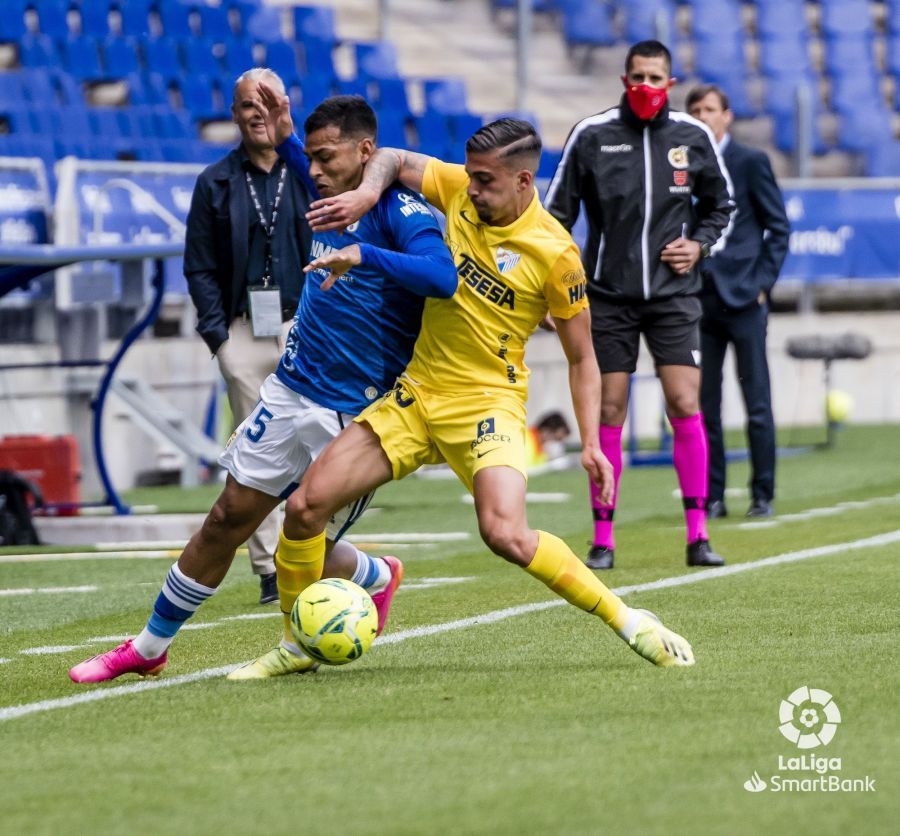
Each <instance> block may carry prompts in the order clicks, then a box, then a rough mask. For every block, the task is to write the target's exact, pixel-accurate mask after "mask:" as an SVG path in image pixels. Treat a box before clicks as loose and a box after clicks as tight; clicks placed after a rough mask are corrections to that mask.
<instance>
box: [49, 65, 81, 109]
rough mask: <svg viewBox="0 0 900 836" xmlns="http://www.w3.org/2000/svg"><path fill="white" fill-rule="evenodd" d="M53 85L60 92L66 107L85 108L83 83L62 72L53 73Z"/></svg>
mask: <svg viewBox="0 0 900 836" xmlns="http://www.w3.org/2000/svg"><path fill="white" fill-rule="evenodd" d="M53 83H54V84H55V85H56V87H57V89H58V90H59V98H60V99H61V100H62V103H63V104H64V105H70V106H71V107H84V88H83V87H82V86H81V81H80V80H79V79H77V78H75V77H74V76H72V75H70V74H69V73H67V72H64V71H62V70H57V71H56V72H54V73H53Z"/></svg>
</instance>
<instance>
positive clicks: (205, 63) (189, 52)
mask: <svg viewBox="0 0 900 836" xmlns="http://www.w3.org/2000/svg"><path fill="white" fill-rule="evenodd" d="M181 58H182V62H183V66H184V69H185V70H186V71H187V72H188V74H189V75H208V76H217V75H219V73H221V72H222V64H221V63H220V61H219V59H218V58H216V56H215V53H214V51H213V44H212V43H211V42H210V41H207V40H205V39H203V38H187V39H186V40H183V41H182V42H181Z"/></svg>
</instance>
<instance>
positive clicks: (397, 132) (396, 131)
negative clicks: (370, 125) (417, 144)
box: [377, 110, 409, 148]
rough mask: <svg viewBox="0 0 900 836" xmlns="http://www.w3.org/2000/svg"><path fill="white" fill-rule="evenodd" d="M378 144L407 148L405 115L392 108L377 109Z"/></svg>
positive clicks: (386, 146)
mask: <svg viewBox="0 0 900 836" xmlns="http://www.w3.org/2000/svg"><path fill="white" fill-rule="evenodd" d="M377 115H378V144H379V145H381V146H382V147H385V148H407V147H408V146H409V140H408V138H407V135H406V117H405V116H404V115H403V114H402V113H398V112H396V111H393V110H380V111H378V114H377Z"/></svg>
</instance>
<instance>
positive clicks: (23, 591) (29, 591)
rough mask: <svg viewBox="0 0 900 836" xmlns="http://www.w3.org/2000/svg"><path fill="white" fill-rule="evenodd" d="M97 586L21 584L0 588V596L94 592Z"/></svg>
mask: <svg viewBox="0 0 900 836" xmlns="http://www.w3.org/2000/svg"><path fill="white" fill-rule="evenodd" d="M98 589H99V587H97V586H45V587H31V586H23V587H21V588H19V589H0V598H9V597H12V596H13V595H61V594H65V593H67V592H96V591H97V590H98Z"/></svg>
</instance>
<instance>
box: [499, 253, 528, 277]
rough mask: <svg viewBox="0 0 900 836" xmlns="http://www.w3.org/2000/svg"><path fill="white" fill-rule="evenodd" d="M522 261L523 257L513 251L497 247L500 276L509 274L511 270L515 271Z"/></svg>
mask: <svg viewBox="0 0 900 836" xmlns="http://www.w3.org/2000/svg"><path fill="white" fill-rule="evenodd" d="M521 260H522V256H521V255H520V254H519V253H514V252H513V251H512V250H506V249H504V248H503V247H497V269H498V270H499V271H500V275H503V274H504V273H509V272H510V270H515V268H516V265H517V264H518V263H519V262H520V261H521Z"/></svg>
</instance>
